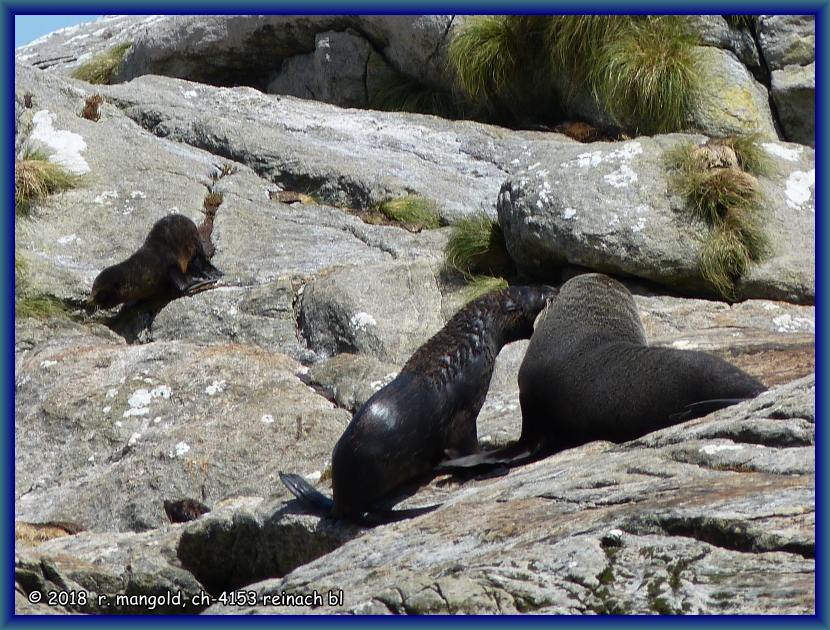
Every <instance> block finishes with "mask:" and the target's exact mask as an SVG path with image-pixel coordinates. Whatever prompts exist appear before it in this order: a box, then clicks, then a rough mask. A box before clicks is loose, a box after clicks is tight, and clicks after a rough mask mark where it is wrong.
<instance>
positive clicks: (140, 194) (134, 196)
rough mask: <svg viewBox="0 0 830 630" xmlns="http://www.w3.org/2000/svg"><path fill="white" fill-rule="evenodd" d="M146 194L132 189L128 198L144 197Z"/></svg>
mask: <svg viewBox="0 0 830 630" xmlns="http://www.w3.org/2000/svg"><path fill="white" fill-rule="evenodd" d="M146 198H147V195H145V194H144V193H143V192H141V191H140V190H133V191H131V192H130V199H146Z"/></svg>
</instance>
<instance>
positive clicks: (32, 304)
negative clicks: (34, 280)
mask: <svg viewBox="0 0 830 630" xmlns="http://www.w3.org/2000/svg"><path fill="white" fill-rule="evenodd" d="M27 272H28V265H27V264H26V261H25V260H24V259H23V258H22V257H21V256H19V255H17V254H15V257H14V314H15V317H16V318H18V319H24V318H35V319H48V318H50V317H66V316H68V315H69V311H68V310H67V307H66V305H65V304H64V303H63V302H61V301H60V300H59V299H58V298H56V297H54V296H52V295H32V293H31V288H30V286H29V281H28V279H27Z"/></svg>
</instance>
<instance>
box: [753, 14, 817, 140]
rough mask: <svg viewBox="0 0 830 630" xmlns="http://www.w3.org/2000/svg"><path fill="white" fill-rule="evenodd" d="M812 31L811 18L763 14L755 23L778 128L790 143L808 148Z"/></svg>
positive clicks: (813, 87) (812, 108) (811, 133)
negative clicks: (805, 145)
mask: <svg viewBox="0 0 830 630" xmlns="http://www.w3.org/2000/svg"><path fill="white" fill-rule="evenodd" d="M815 29H816V23H815V16H813V15H764V16H761V18H760V19H759V21H758V42H759V46H760V48H761V51H762V53H763V55H764V61H765V62H766V65H767V68H768V69H769V71H770V74H771V85H770V94H771V96H772V100H773V102H774V103H775V107H776V110H777V113H778V119H779V121H780V123H781V128H782V130H783V132H784V134H785V136H786V137H787V138H789V139H791V140H792V141H793V142H799V143H801V144H807V145H809V146H814V143H815V96H816V65H815V61H816V33H815Z"/></svg>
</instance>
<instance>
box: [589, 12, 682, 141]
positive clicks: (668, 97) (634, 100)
mask: <svg viewBox="0 0 830 630" xmlns="http://www.w3.org/2000/svg"><path fill="white" fill-rule="evenodd" d="M619 31H620V32H619V34H618V35H617V36H616V37H614V38H613V39H610V40H609V41H607V42H606V43H605V44H604V45H603V46H602V49H601V51H602V52H601V54H600V58H599V60H597V62H596V65H595V66H594V67H593V68H592V69H591V72H590V74H589V84H590V85H591V87H592V88H593V89H594V90H595V91H596V93H597V94H600V95H601V96H602V102H603V103H604V104H605V106H606V107H607V109H608V111H609V113H610V114H611V115H612V116H613V117H614V119H615V120H616V121H617V122H618V124H619V125H620V126H622V127H624V128H626V129H629V130H631V131H635V132H641V133H664V132H669V131H678V130H680V129H682V128H683V123H684V121H685V120H686V118H687V116H688V114H689V112H690V110H691V107H692V105H693V103H694V96H695V95H696V93H697V91H698V89H699V84H698V81H699V78H698V72H699V65H698V61H697V55H696V53H695V50H694V40H693V39H692V37H691V36H690V35H689V34H688V33H687V31H686V26H685V24H684V22H683V21H682V20H681V19H680V18H678V17H677V16H665V17H651V18H643V19H640V20H632V19H629V20H628V25H627V26H626V27H623V28H620V29H619Z"/></svg>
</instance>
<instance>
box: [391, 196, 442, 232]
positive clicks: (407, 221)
mask: <svg viewBox="0 0 830 630" xmlns="http://www.w3.org/2000/svg"><path fill="white" fill-rule="evenodd" d="M377 210H378V212H380V213H381V214H382V215H383V216H384V217H386V219H388V220H389V221H392V222H394V223H399V224H401V225H404V226H407V227H408V228H410V229H416V230H433V229H435V228H437V227H440V226H441V218H440V217H439V216H438V211H437V210H436V209H435V203H434V202H432V201H431V200H429V199H426V198H425V197H419V196H417V195H409V196H407V197H398V198H397V199H390V200H388V201H384V202H382V203H381V204H379V205H378V207H377Z"/></svg>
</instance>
